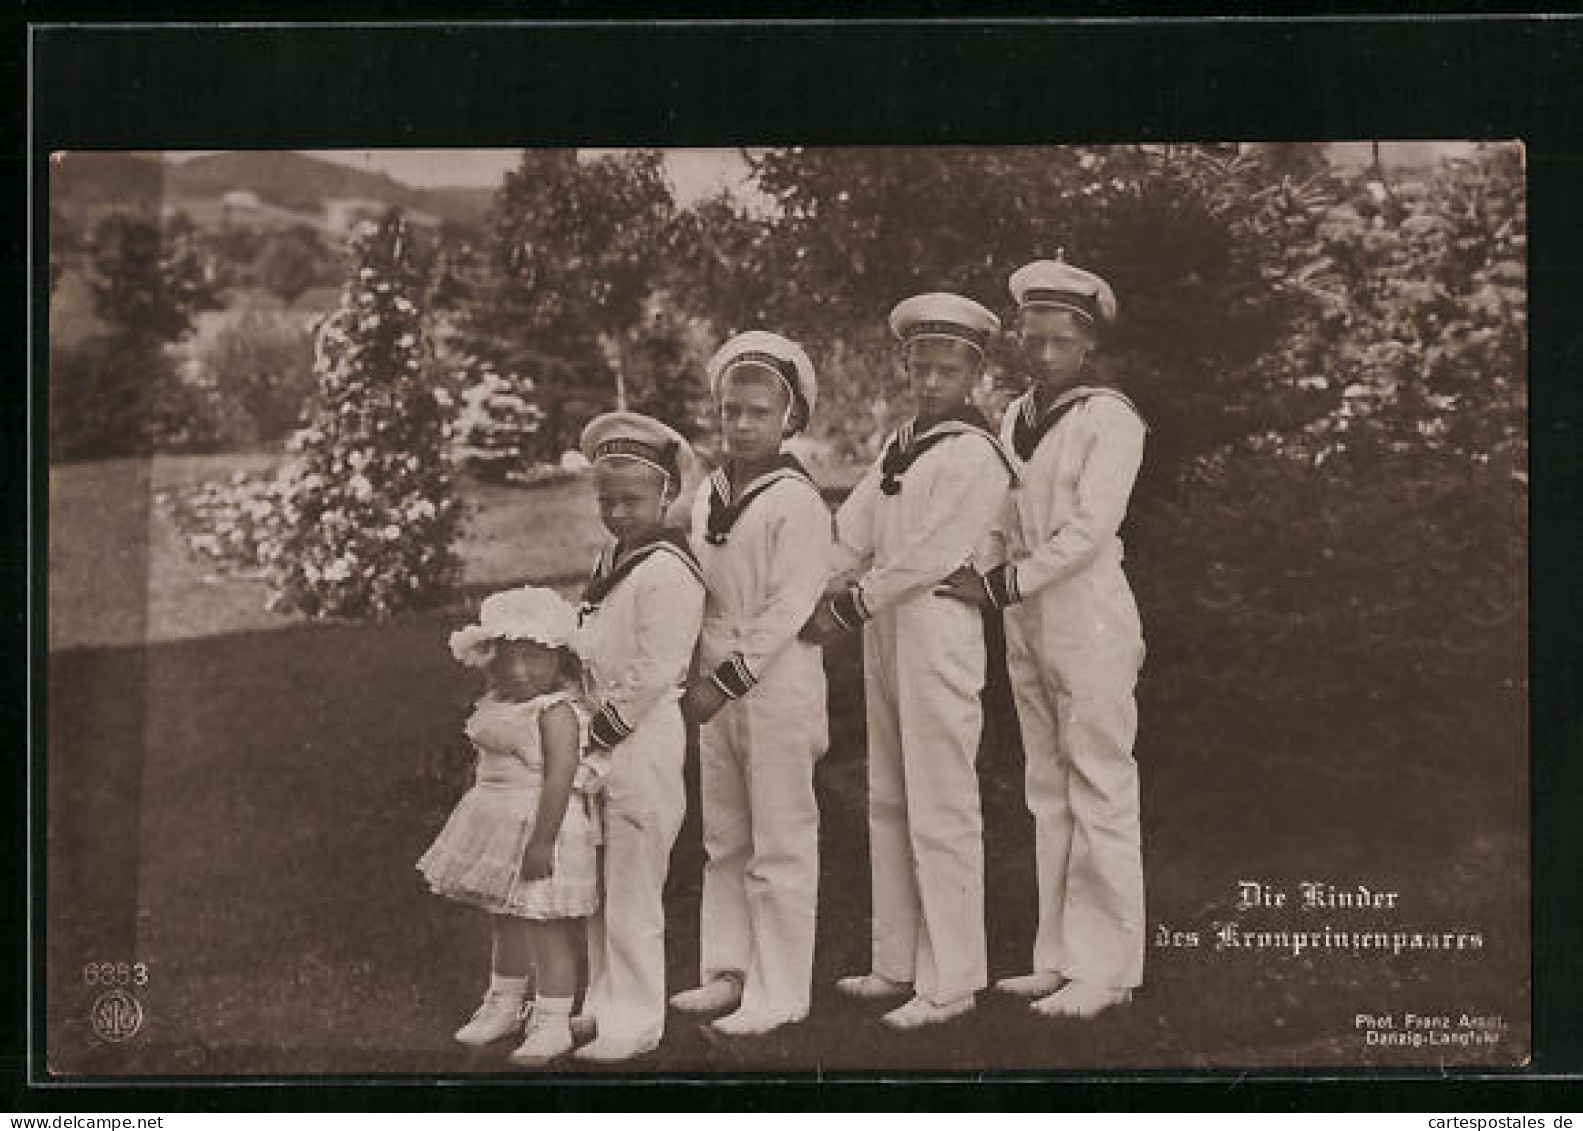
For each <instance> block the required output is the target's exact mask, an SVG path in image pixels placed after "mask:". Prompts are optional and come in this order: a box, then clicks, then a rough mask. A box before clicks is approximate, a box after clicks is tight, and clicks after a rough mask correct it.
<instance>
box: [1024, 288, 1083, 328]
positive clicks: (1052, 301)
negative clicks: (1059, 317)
mask: <svg viewBox="0 0 1583 1131" xmlns="http://www.w3.org/2000/svg"><path fill="white" fill-rule="evenodd" d="M1022 305H1023V306H1058V307H1061V308H1062V309H1064V310H1070V311H1073V312H1074V313H1077V314H1081V315H1082V316H1083V317H1084V318H1086V319H1088V320H1089V321H1090V322H1098V321H1099V300H1098V299H1097V298H1096V297H1095V296H1093V295H1085V294H1079V293H1078V292H1077V291H1059V290H1054V289H1051V288H1048V287H1042V288H1034V289H1032V290H1027V291H1024V292H1023V295H1022Z"/></svg>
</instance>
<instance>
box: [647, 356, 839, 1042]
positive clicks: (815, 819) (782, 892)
mask: <svg viewBox="0 0 1583 1131" xmlns="http://www.w3.org/2000/svg"><path fill="white" fill-rule="evenodd" d="M708 373H709V387H710V392H711V394H712V395H713V397H714V399H715V402H716V403H717V404H718V405H719V407H720V423H721V433H722V436H723V439H724V441H725V450H726V453H727V456H728V458H727V460H726V462H725V465H724V466H723V467H721V468H720V469H719V470H717V471H715V473H714V474H713V475H711V476H710V477H709V478H708V479H707V480H705V482H704V484H703V485H702V486H701V487H700V488H699V491H698V494H697V497H696V499H695V501H694V504H693V521H692V546H693V551H694V553H695V554H697V556H698V561H699V563H700V565H701V566H702V567H703V576H704V582H705V585H706V587H707V590H708V597H707V599H706V603H705V606H704V625H703V635H702V638H701V643H700V648H699V661H700V662H699V665H698V669H697V672H698V674H697V675H696V676H695V677H694V682H693V684H692V686H691V687H690V688H689V689H688V692H687V695H686V696H685V698H684V699H683V701H682V710H683V713H684V714H685V715H687V716H688V717H689V718H691V719H693V720H695V721H697V722H699V723H701V724H702V729H701V732H700V736H699V749H700V763H701V764H700V780H701V785H702V794H703V834H704V849H705V851H706V853H707V855H708V860H707V862H706V864H705V866H704V887H703V908H702V923H701V930H700V935H701V938H700V949H701V963H700V965H701V970H700V976H701V981H700V985H699V986H698V987H697V988H696V989H692V990H687V991H685V992H683V993H680V994H677V995H676V996H675V997H673V998H672V999H671V1004H672V1005H674V1006H675V1007H676V1008H677V1009H681V1010H684V1011H688V1012H698V1013H704V1012H716V1011H722V1010H728V1009H734V1010H735V1012H732V1013H730V1014H729V1015H727V1016H725V1017H721V1018H718V1019H717V1020H715V1021H714V1022H712V1023H711V1024H710V1026H709V1031H710V1032H712V1033H713V1034H716V1035H722V1036H749V1035H757V1034H762V1033H768V1032H770V1031H771V1030H773V1029H776V1028H778V1027H779V1026H781V1025H785V1024H788V1023H791V1022H795V1021H800V1020H802V1019H803V1018H804V1017H805V1016H807V1013H808V998H809V989H810V982H811V979H812V973H813V949H814V916H815V904H816V901H817V898H818V891H819V809H818V805H817V803H816V802H815V800H814V783H813V771H814V763H815V762H816V761H817V759H818V758H819V757H820V756H821V755H822V754H823V753H824V751H825V747H826V744H827V722H826V714H825V712H826V704H825V675H824V663H823V657H822V655H821V653H820V651H819V649H818V648H816V647H814V646H813V645H811V644H808V643H805V642H803V641H800V640H798V639H797V632H798V629H800V628H801V627H802V625H803V623H804V622H805V621H806V620H807V619H808V617H809V615H810V614H811V613H812V612H813V609H814V606H815V605H816V604H817V603H818V601H819V598H820V595H821V594H822V592H823V590H824V583H825V579H826V570H827V568H828V563H829V557H830V511H829V509H828V508H827V507H826V506H825V503H824V499H823V497H822V496H821V495H820V493H819V489H818V487H817V486H815V485H814V483H813V481H812V480H811V479H810V478H809V477H808V472H807V471H806V470H805V469H804V468H803V466H802V464H800V463H799V462H798V461H797V460H796V458H795V457H793V456H790V455H786V454H784V453H783V452H782V451H781V444H782V442H783V441H784V440H785V439H786V438H788V437H790V436H792V435H795V434H796V433H797V432H798V431H800V430H801V429H803V428H804V427H806V426H807V424H808V418H809V416H810V414H811V412H812V409H813V405H814V400H815V397H816V396H817V388H816V385H815V382H814V371H813V364H812V363H811V362H810V361H809V360H808V356H807V354H805V353H804V352H803V350H802V349H801V348H800V347H799V346H797V345H796V344H795V343H793V342H791V341H788V340H787V339H785V338H783V337H781V336H780V335H778V334H771V333H766V332H764V331H758V330H755V331H750V332H748V333H745V334H739V335H737V336H736V337H734V338H732V339H731V340H730V341H729V342H727V343H726V344H725V345H724V346H722V347H721V349H720V351H719V352H718V353H716V354H715V356H714V358H713V360H711V361H710V363H709V368H708Z"/></svg>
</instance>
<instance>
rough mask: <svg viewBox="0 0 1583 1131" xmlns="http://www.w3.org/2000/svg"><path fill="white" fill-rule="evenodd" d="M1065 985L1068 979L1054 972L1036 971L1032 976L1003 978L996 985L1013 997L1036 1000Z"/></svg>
mask: <svg viewBox="0 0 1583 1131" xmlns="http://www.w3.org/2000/svg"><path fill="white" fill-rule="evenodd" d="M1064 985H1066V979H1065V978H1063V977H1061V975H1059V974H1057V973H1056V972H1055V971H1054V970H1035V971H1034V972H1033V973H1032V974H1018V975H1016V976H1015V977H1012V978H1002V979H1001V980H1000V981H998V982H996V983H995V988H996V989H997V990H999V991H1000V992H1001V993H1003V994H1010V995H1011V996H1012V997H1024V998H1036V997H1048V996H1050V995H1051V994H1053V993H1055V991H1056V990H1058V989H1060V988H1061V987H1062V986H1064Z"/></svg>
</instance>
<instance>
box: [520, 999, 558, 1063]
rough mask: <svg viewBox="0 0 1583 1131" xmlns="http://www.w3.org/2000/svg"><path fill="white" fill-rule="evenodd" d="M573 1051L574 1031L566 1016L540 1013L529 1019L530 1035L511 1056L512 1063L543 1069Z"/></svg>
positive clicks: (528, 1034)
mask: <svg viewBox="0 0 1583 1131" xmlns="http://www.w3.org/2000/svg"><path fill="white" fill-rule="evenodd" d="M571 1051H572V1030H571V1026H570V1025H569V1024H568V1022H567V1019H566V1017H565V1016H564V1015H560V1014H557V1015H555V1016H546V1015H544V1014H542V1013H539V1012H538V1011H536V1010H535V1011H534V1013H533V1015H532V1016H531V1017H529V1018H528V1033H527V1036H526V1038H524V1040H523V1042H522V1043H521V1044H520V1045H518V1046H517V1047H516V1049H515V1050H514V1051H513V1052H512V1054H511V1057H510V1059H511V1063H512V1064H516V1065H520V1066H522V1067H523V1068H542V1067H544V1066H545V1065H546V1064H548V1063H549V1062H550V1061H552V1060H554V1059H555V1058H556V1057H558V1056H564V1055H566V1054H567V1053H569V1052H571Z"/></svg>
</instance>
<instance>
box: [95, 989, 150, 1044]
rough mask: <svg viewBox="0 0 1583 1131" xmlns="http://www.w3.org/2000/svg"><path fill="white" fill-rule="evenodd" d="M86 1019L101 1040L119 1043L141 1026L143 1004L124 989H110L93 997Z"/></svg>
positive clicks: (127, 1038) (132, 1035) (134, 1033)
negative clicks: (95, 997)
mask: <svg viewBox="0 0 1583 1131" xmlns="http://www.w3.org/2000/svg"><path fill="white" fill-rule="evenodd" d="M88 1020H89V1021H91V1022H92V1023H93V1031H94V1032H95V1033H97V1034H99V1037H100V1039H101V1040H105V1041H109V1042H111V1043H112V1044H120V1043H121V1042H122V1041H129V1040H131V1039H132V1038H133V1037H134V1036H136V1034H137V1031H138V1030H139V1029H141V1028H142V1027H143V1005H142V1003H141V1002H139V1001H138V1000H137V998H135V997H133V996H132V995H131V994H129V993H127V992H126V991H125V990H110V991H108V992H107V993H102V994H100V995H99V997H98V998H97V999H95V1001H94V1003H93V1008H92V1009H91V1010H89V1011H88Z"/></svg>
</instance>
